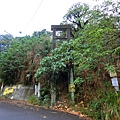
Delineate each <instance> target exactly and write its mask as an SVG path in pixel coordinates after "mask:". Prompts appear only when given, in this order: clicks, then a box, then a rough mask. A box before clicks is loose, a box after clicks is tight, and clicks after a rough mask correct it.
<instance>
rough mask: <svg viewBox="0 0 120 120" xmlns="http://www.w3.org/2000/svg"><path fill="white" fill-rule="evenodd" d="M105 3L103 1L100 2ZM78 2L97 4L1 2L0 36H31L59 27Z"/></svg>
mask: <svg viewBox="0 0 120 120" xmlns="http://www.w3.org/2000/svg"><path fill="white" fill-rule="evenodd" d="M99 1H103V0H99ZM77 2H84V3H89V4H91V5H92V4H95V0H94V2H93V0H0V34H5V32H4V31H6V32H8V33H10V34H12V35H14V36H20V34H19V32H20V31H21V32H22V34H21V35H22V36H23V35H31V34H32V33H33V32H34V31H41V30H42V29H47V30H48V31H50V30H51V25H58V24H60V22H62V20H63V16H64V15H65V14H66V13H67V10H68V9H69V8H70V7H71V6H72V5H73V4H74V3H77Z"/></svg>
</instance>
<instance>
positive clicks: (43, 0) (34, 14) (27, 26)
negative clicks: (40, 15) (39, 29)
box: [24, 0, 44, 31]
mask: <svg viewBox="0 0 120 120" xmlns="http://www.w3.org/2000/svg"><path fill="white" fill-rule="evenodd" d="M43 1H44V0H42V1H41V2H40V4H39V5H38V7H37V9H36V11H35V12H34V14H33V15H32V17H31V19H30V21H29V22H28V24H27V26H26V28H25V29H24V31H25V30H26V29H27V28H28V26H29V24H30V23H31V21H32V19H33V18H34V16H35V14H36V13H37V11H38V9H39V8H40V6H41V5H42V3H43Z"/></svg>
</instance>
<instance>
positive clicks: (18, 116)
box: [0, 102, 80, 120]
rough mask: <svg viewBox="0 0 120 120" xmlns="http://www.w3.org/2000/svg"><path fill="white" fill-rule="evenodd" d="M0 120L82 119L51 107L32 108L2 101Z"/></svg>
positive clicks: (0, 103) (0, 104)
mask: <svg viewBox="0 0 120 120" xmlns="http://www.w3.org/2000/svg"><path fill="white" fill-rule="evenodd" d="M0 120H80V119H79V117H78V116H77V115H72V114H69V113H64V112H59V111H54V110H50V109H44V108H39V109H32V107H31V108H26V107H25V106H24V107H20V106H16V105H12V104H10V103H6V102H0Z"/></svg>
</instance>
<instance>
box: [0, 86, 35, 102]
mask: <svg viewBox="0 0 120 120" xmlns="http://www.w3.org/2000/svg"><path fill="white" fill-rule="evenodd" d="M33 93H34V87H33V86H30V87H29V86H24V85H14V86H11V87H10V86H5V87H4V90H3V93H2V95H3V96H6V97H8V98H11V99H18V100H27V99H28V97H29V96H31V95H32V94H33Z"/></svg>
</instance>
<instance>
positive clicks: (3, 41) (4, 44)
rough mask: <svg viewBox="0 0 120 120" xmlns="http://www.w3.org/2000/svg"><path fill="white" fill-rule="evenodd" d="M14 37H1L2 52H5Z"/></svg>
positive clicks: (8, 35) (0, 47) (0, 46)
mask: <svg viewBox="0 0 120 120" xmlns="http://www.w3.org/2000/svg"><path fill="white" fill-rule="evenodd" d="M12 39H13V36H12V35H11V34H5V35H0V52H1V51H5V50H6V49H7V48H8V47H9V45H10V44H11V43H12Z"/></svg>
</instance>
